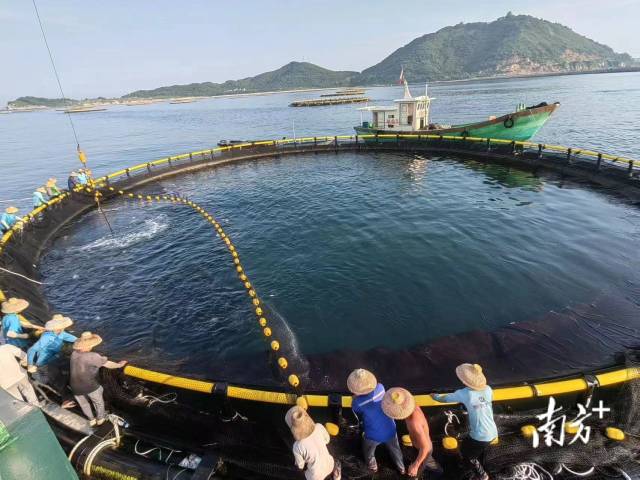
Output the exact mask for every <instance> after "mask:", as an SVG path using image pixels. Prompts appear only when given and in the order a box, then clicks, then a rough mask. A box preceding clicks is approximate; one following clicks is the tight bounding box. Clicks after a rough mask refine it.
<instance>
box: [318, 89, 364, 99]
mask: <svg viewBox="0 0 640 480" xmlns="http://www.w3.org/2000/svg"><path fill="white" fill-rule="evenodd" d="M363 93H364V90H354V91H351V92H336V93H325V94H324V95H320V96H321V97H346V96H348V95H362V94H363Z"/></svg>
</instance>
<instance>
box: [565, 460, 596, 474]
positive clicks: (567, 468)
mask: <svg viewBox="0 0 640 480" xmlns="http://www.w3.org/2000/svg"><path fill="white" fill-rule="evenodd" d="M562 468H564V469H565V470H566V471H567V472H569V473H570V474H572V475H575V476H576V477H588V476H589V475H591V474H592V473H593V471H594V470H595V469H596V468H595V467H591V468H590V469H589V470H587V471H585V472H574V471H573V470H571V469H570V468H569V467H567V466H566V465H565V464H564V463H563V464H562Z"/></svg>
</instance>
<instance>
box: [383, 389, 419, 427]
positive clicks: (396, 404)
mask: <svg viewBox="0 0 640 480" xmlns="http://www.w3.org/2000/svg"><path fill="white" fill-rule="evenodd" d="M415 409H416V401H415V399H414V398H413V395H411V393H410V392H409V391H408V390H405V389H404V388H400V387H394V388H390V389H389V390H388V391H387V393H385V394H384V397H382V410H383V411H384V413H386V414H387V416H388V417H391V418H393V419H394V420H404V419H405V418H407V417H408V416H409V415H411V414H412V413H413V411H414V410H415Z"/></svg>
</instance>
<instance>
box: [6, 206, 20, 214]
mask: <svg viewBox="0 0 640 480" xmlns="http://www.w3.org/2000/svg"><path fill="white" fill-rule="evenodd" d="M5 212H7V213H8V214H10V215H11V214H13V213H18V209H17V208H16V207H13V206H11V207H7V209H6V210H5Z"/></svg>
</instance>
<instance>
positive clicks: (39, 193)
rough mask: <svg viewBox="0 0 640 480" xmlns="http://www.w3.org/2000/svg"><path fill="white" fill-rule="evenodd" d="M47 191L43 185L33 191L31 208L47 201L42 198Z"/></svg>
mask: <svg viewBox="0 0 640 480" xmlns="http://www.w3.org/2000/svg"><path fill="white" fill-rule="evenodd" d="M46 193H47V191H46V190H45V189H44V187H40V188H37V189H36V191H35V192H33V208H38V207H39V206H41V205H44V204H45V203H47V200H46V199H45V198H44V196H45V194H46Z"/></svg>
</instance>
